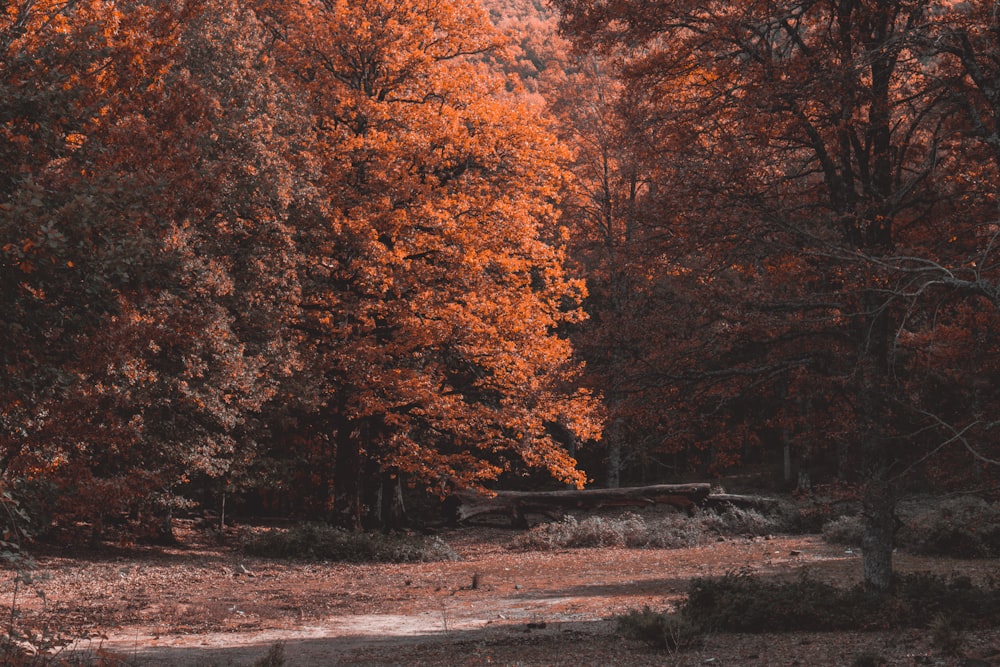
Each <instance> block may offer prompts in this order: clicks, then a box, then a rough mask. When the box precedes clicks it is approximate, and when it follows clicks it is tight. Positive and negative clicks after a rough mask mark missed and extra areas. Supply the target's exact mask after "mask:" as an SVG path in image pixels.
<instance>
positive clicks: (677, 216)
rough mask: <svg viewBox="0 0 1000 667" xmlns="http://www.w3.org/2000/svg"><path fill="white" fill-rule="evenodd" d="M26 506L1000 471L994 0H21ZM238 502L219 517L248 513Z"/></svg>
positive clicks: (880, 570) (0, 328) (347, 520)
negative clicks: (764, 475)
mask: <svg viewBox="0 0 1000 667" xmlns="http://www.w3.org/2000/svg"><path fill="white" fill-rule="evenodd" d="M0 54H2V57H0V308H2V312H3V315H2V316H0V492H2V497H0V504H2V505H3V507H4V509H5V513H4V519H3V522H2V525H3V530H4V535H3V541H4V544H5V545H14V544H19V543H20V541H21V539H22V538H23V537H26V536H27V535H28V534H31V535H34V536H37V537H39V538H40V539H44V538H45V536H46V535H48V536H56V537H57V538H58V539H60V540H63V539H71V540H76V541H81V542H86V541H97V540H100V539H103V538H104V537H105V536H107V535H108V534H111V533H114V534H116V535H117V534H127V535H130V536H131V537H132V538H133V539H140V540H141V539H146V540H150V539H151V540H168V539H169V538H170V525H171V524H170V520H171V518H172V517H174V516H179V515H181V514H183V513H189V512H195V511H201V510H203V509H205V510H211V511H213V512H222V513H225V512H226V511H229V512H240V513H242V514H244V515H248V516H291V517H299V518H309V519H319V520H323V521H327V522H330V523H333V524H336V525H340V526H343V527H346V528H349V529H353V530H360V529H362V528H385V529H391V528H396V527H400V526H402V525H404V524H405V523H406V521H407V520H408V518H409V517H408V514H412V513H414V512H415V511H416V508H421V507H433V506H434V503H436V502H438V501H440V500H441V499H443V498H446V497H447V496H449V495H451V494H453V493H456V492H460V491H461V492H466V491H470V490H472V491H476V490H479V491H482V492H484V493H488V492H489V490H496V489H508V490H538V489H559V488H567V487H569V488H584V487H610V488H614V487H619V486H628V485H641V484H656V483H663V482H683V481H691V480H711V479H716V478H718V477H720V476H722V475H732V474H750V473H751V472H754V471H759V470H761V469H764V470H770V471H773V476H774V477H775V478H776V479H777V480H778V481H779V482H780V483H782V484H785V485H786V487H785V488H786V490H791V489H792V488H794V487H796V485H798V486H799V487H800V488H799V491H800V492H803V493H807V492H808V488H809V486H810V485H812V484H837V485H842V486H843V487H844V488H847V489H850V492H851V493H853V494H855V495H856V497H857V498H858V499H859V500H860V502H861V504H862V506H863V508H864V517H865V535H864V540H865V563H864V575H865V582H866V583H867V584H868V585H870V586H872V587H874V588H876V589H883V590H884V589H886V588H887V587H888V586H889V583H890V580H891V575H892V570H891V568H892V564H891V560H892V549H893V536H894V534H895V532H896V528H897V527H896V525H895V523H896V518H895V506H896V502H897V501H898V499H899V498H900V497H901V496H902V495H903V494H905V493H907V492H908V491H911V490H913V489H920V490H924V491H926V490H929V489H930V490H938V491H950V490H963V491H974V492H977V493H980V494H983V495H985V496H987V497H995V496H996V494H997V490H998V486H997V481H998V475H997V473H998V471H1000V468H998V466H1000V416H998V415H1000V326H998V325H1000V13H998V11H997V8H996V4H995V3H994V2H992V1H989V0H968V1H965V2H955V1H953V0H885V1H878V2H875V1H870V0H807V1H804V2H803V1H802V0H796V1H788V2H785V1H781V0H779V1H778V2H758V1H756V0H738V1H734V2H710V3H703V2H691V1H690V0H671V1H669V2H667V1H666V0H656V1H646V0H552V3H551V5H549V4H544V3H543V2H541V0H535V1H533V2H532V1H529V0H490V1H489V2H486V3H485V6H480V5H479V4H478V3H476V2H468V1H467V2H462V1H459V0H413V1H408V2H403V1H401V0H295V1H292V2H276V1H274V0H250V1H242V2H239V1H237V0H58V1H57V0H2V4H0ZM227 503H228V510H227V509H226V508H227Z"/></svg>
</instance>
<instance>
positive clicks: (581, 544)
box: [511, 507, 782, 551]
mask: <svg viewBox="0 0 1000 667" xmlns="http://www.w3.org/2000/svg"><path fill="white" fill-rule="evenodd" d="M781 529H782V520H781V519H780V518H774V517H769V516H765V515H763V514H761V513H760V512H757V511H756V510H749V509H740V508H735V507H730V508H728V509H726V510H725V511H723V512H719V513H717V512H712V511H704V510H699V511H697V512H696V513H695V515H694V516H692V517H689V516H687V515H685V514H679V513H678V514H668V515H666V516H663V517H659V518H656V519H653V520H646V519H644V518H643V517H642V516H640V515H638V514H635V513H633V512H627V513H625V514H622V515H621V516H618V517H610V518H608V517H600V516H592V517H588V518H586V519H583V520H578V519H576V518H575V517H573V516H567V517H565V518H564V519H562V520H561V521H556V522H552V523H543V524H540V525H538V526H535V527H534V528H532V529H531V530H529V531H527V532H524V533H521V534H520V535H518V536H517V537H516V538H515V539H514V541H513V542H512V544H511V547H512V548H513V549H518V550H523V551H547V550H553V549H574V548H586V547H629V548H651V549H679V548H684V547H693V546H698V545H701V544H709V543H712V542H716V541H718V540H719V538H721V537H736V536H739V537H750V536H754V535H771V534H774V533H776V532H780V531H781Z"/></svg>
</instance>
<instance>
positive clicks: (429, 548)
mask: <svg viewBox="0 0 1000 667" xmlns="http://www.w3.org/2000/svg"><path fill="white" fill-rule="evenodd" d="M243 550H244V553H246V554H249V555H252V556H263V557H266V558H302V559H314V560H332V561H344V562H352V563H369V562H379V563H406V562H415V561H442V560H458V555H457V554H456V553H455V552H454V551H453V550H452V549H451V547H449V546H448V545H447V544H446V543H445V542H444V541H443V540H441V539H440V538H431V539H427V538H422V537H414V536H409V535H384V534H382V533H351V532H348V531H345V530H342V529H340V528H334V527H331V526H327V525H324V524H315V523H307V524H302V525H299V526H295V527H293V528H289V529H287V530H281V529H272V530H268V531H266V532H263V533H260V534H258V535H254V536H251V537H249V538H248V539H246V540H245V541H244V543H243Z"/></svg>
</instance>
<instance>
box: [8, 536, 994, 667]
mask: <svg viewBox="0 0 1000 667" xmlns="http://www.w3.org/2000/svg"><path fill="white" fill-rule="evenodd" d="M243 530H244V531H246V530H249V529H247V528H244V529H243ZM178 534H179V537H180V538H181V543H180V544H179V545H178V546H176V547H170V548H130V549H121V550H114V549H106V550H104V551H102V552H100V553H98V554H96V555H95V554H93V553H80V552H66V553H59V552H57V551H53V552H50V553H48V554H46V555H44V556H41V557H39V558H38V559H37V564H36V567H35V568H34V569H33V570H31V571H30V572H28V573H27V576H21V577H20V581H18V573H17V572H16V571H14V570H10V569H8V570H4V571H0V576H2V580H0V594H2V596H3V598H2V599H3V600H4V605H9V607H10V609H9V611H10V612H12V616H11V617H10V618H11V621H14V620H16V622H17V624H19V625H21V626H23V627H28V628H34V629H35V631H36V632H37V637H38V643H44V642H61V641H64V640H75V641H74V643H73V644H71V645H70V646H67V647H66V648H64V649H63V650H62V653H61V656H62V657H73V658H74V659H76V658H77V657H82V656H89V657H90V658H91V659H92V658H93V657H94V656H98V655H102V654H105V655H107V654H110V655H113V656H115V659H120V660H121V661H123V662H124V663H125V664H134V665H213V664H214V665H227V664H232V665H252V664H254V663H255V662H256V661H258V660H260V659H261V657H262V656H264V655H265V654H267V653H268V651H269V649H271V648H272V647H273V646H274V645H275V644H277V643H282V644H283V652H284V658H285V660H284V664H286V665H301V666H305V667H308V666H312V665H430V666H434V665H487V664H498V665H608V664H616V665H665V664H666V665H859V666H860V665H869V664H870V665H879V664H886V665H921V664H927V665H949V666H950V665H956V666H957V665H963V666H970V667H971V666H978V665H994V664H995V665H1000V629H993V630H976V631H971V630H970V631H968V632H961V633H960V636H959V637H958V644H957V645H956V646H953V647H951V649H952V650H950V651H943V650H942V649H941V647H940V643H939V642H937V643H936V642H935V641H934V638H933V637H932V636H931V632H930V631H929V630H928V629H926V628H918V629H912V630H904V631H895V632H865V633H833V632H826V633H815V632H813V633H788V634H747V635H743V634H724V633H719V634H712V633H709V634H708V635H707V636H706V637H704V638H703V641H702V642H701V643H700V644H699V645H698V646H696V647H693V648H688V649H687V650H685V651H675V652H671V651H662V650H661V651H656V650H653V649H651V648H649V647H647V646H646V645H644V644H642V643H640V642H637V641H634V640H628V639H625V638H623V637H622V636H621V635H620V633H619V632H618V629H617V625H616V622H615V620H614V618H615V617H616V616H619V615H622V614H625V613H627V612H629V611H630V610H636V609H641V608H643V607H646V606H648V607H650V608H653V609H657V610H662V609H669V608H671V607H672V606H676V605H677V604H679V603H680V602H681V601H682V600H683V599H684V597H685V595H686V592H687V591H688V589H689V586H690V583H691V581H692V580H694V579H696V578H700V577H710V576H721V575H724V574H726V573H727V572H734V571H746V572H757V573H760V574H763V575H767V576H773V577H778V578H793V577H797V576H800V575H801V574H802V573H803V571H805V572H806V573H808V575H809V576H811V577H813V578H816V579H818V580H822V581H827V582H831V583H834V584H836V585H838V586H842V587H848V586H851V585H853V584H854V583H856V582H857V581H858V580H859V578H860V575H861V559H860V555H859V553H858V551H857V549H855V548H850V547H845V546H843V545H834V544H829V543H827V542H825V541H824V540H823V539H822V538H821V537H819V536H808V535H807V536H784V535H773V536H771V535H765V536H759V535H758V536H754V537H730V538H719V539H718V541H714V542H711V543H708V544H700V545H697V546H693V547H687V548H680V549H662V548H641V549H637V548H623V547H594V548H578V549H565V548H556V549H548V550H541V551H538V550H527V551H526V550H524V548H523V544H522V548H520V549H518V548H512V545H515V544H516V543H517V541H518V540H517V538H518V533H517V532H516V531H511V530H509V529H502V528H484V527H478V528H459V529H455V530H448V531H444V532H442V533H441V534H440V535H439V536H438V537H439V538H440V539H441V540H443V541H444V543H446V544H447V545H448V546H449V547H450V548H451V550H453V551H454V554H455V555H456V556H457V559H456V560H444V561H439V562H413V563H404V564H345V563H335V562H324V561H322V560H274V559H268V558H263V557H258V556H249V555H247V554H246V552H245V550H244V549H241V548H240V547H239V540H238V539H237V537H236V536H230V537H229V538H228V539H227V540H225V541H223V542H221V543H220V542H219V541H218V540H216V539H213V538H212V537H211V536H210V535H209V534H208V533H206V532H202V531H200V530H197V529H195V528H194V527H193V526H192V525H188V524H182V525H180V526H179V531H178ZM896 564H897V567H898V569H899V570H900V571H905V572H915V571H927V572H934V573H939V574H943V575H953V574H962V575H967V576H969V577H970V578H972V579H973V580H976V581H984V580H986V579H988V578H989V577H990V576H992V575H995V574H997V573H998V567H997V566H998V561H996V560H989V559H986V560H984V559H978V560H963V559H952V558H941V557H927V556H917V555H913V554H910V553H907V552H905V551H900V552H899V553H897V555H896ZM23 574H24V573H22V575H23Z"/></svg>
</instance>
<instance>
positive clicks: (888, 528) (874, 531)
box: [861, 479, 896, 593]
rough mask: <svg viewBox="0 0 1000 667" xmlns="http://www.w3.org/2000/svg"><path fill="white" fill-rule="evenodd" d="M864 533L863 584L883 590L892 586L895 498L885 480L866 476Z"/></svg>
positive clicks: (863, 506) (875, 591)
mask: <svg viewBox="0 0 1000 667" xmlns="http://www.w3.org/2000/svg"><path fill="white" fill-rule="evenodd" d="M862 508H863V513H864V519H865V522H864V533H863V535H862V538H861V549H862V554H863V557H862V563H863V567H864V582H865V588H866V589H867V590H869V591H871V592H873V593H885V592H886V591H888V590H889V589H890V588H891V587H892V580H893V577H892V550H893V541H894V539H895V532H896V512H895V509H896V500H895V494H894V493H893V492H892V488H891V485H890V484H889V482H887V481H884V480H880V479H868V480H866V482H865V486H864V489H863V492H862Z"/></svg>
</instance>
